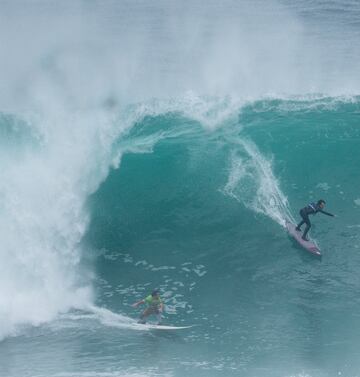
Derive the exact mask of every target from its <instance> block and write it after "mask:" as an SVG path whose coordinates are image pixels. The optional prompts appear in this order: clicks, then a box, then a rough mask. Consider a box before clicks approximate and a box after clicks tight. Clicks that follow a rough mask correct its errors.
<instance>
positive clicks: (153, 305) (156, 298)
mask: <svg viewBox="0 0 360 377" xmlns="http://www.w3.org/2000/svg"><path fill="white" fill-rule="evenodd" d="M141 304H146V305H147V308H146V309H145V310H144V311H143V312H142V314H141V316H140V319H139V321H138V323H142V324H144V323H146V318H147V317H149V316H150V315H152V314H155V315H156V317H157V324H158V325H160V323H161V314H162V312H163V310H164V304H163V302H162V301H161V298H160V294H159V291H158V290H155V291H153V292H152V293H151V295H149V296H147V297H146V298H144V299H143V300H141V301H138V302H136V303H135V304H133V305H132V307H133V308H137V307H138V306H139V305H141Z"/></svg>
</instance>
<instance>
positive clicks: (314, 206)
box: [295, 199, 335, 241]
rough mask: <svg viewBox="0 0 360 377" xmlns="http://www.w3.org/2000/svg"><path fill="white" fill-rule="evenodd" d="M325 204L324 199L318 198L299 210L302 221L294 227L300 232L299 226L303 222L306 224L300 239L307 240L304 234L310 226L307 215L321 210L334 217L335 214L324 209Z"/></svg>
mask: <svg viewBox="0 0 360 377" xmlns="http://www.w3.org/2000/svg"><path fill="white" fill-rule="evenodd" d="M325 204H326V203H325V200H322V199H320V200H318V202H317V203H310V204H308V205H307V206H306V207H304V208H302V209H301V210H300V216H301V217H302V221H301V222H300V223H299V224H298V225H297V227H296V228H295V229H296V230H297V231H298V232H301V226H302V225H303V224H306V227H305V230H304V233H303V235H302V239H303V240H304V241H308V239H307V237H306V235H307V234H308V232H309V230H310V228H311V222H310V219H309V215H316V214H317V213H318V212H321V213H323V214H324V215H327V216H332V217H335V215H333V214H332V213H329V212H325V211H324V207H325Z"/></svg>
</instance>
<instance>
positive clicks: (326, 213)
mask: <svg viewBox="0 0 360 377" xmlns="http://www.w3.org/2000/svg"><path fill="white" fill-rule="evenodd" d="M319 212H321V213H323V214H324V215H327V216H331V217H335V215H333V214H332V213H329V212H326V211H324V210H322V209H321V210H319Z"/></svg>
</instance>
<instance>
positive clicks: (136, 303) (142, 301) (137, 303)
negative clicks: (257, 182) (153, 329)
mask: <svg viewBox="0 0 360 377" xmlns="http://www.w3.org/2000/svg"><path fill="white" fill-rule="evenodd" d="M141 304H145V300H140V301H138V302H135V304H132V305H131V306H132V307H133V308H137V307H138V306H139V305H141Z"/></svg>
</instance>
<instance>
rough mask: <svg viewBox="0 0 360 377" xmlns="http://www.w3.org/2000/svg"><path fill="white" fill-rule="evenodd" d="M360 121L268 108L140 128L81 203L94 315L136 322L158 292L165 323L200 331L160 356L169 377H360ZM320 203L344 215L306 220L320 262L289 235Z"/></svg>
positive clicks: (304, 109) (332, 108)
mask: <svg viewBox="0 0 360 377" xmlns="http://www.w3.org/2000/svg"><path fill="white" fill-rule="evenodd" d="M359 109H360V108H359V102H358V99H357V98H355V99H352V100H351V101H340V100H336V99H332V98H328V99H326V98H325V99H319V100H313V101H311V100H306V101H305V100H304V101H299V100H296V101H295V100H294V101H284V100H263V101H259V102H256V103H252V104H249V105H247V106H245V107H243V108H241V109H239V111H238V114H237V116H235V117H233V118H232V119H231V120H230V121H227V122H226V123H223V124H221V125H220V127H218V128H217V129H216V130H213V131H209V130H207V129H206V128H203V127H202V124H201V123H200V122H199V121H194V120H192V119H189V118H186V117H184V116H183V115H181V114H180V113H164V114H162V115H158V116H153V117H146V118H145V119H143V120H142V121H141V122H139V123H138V124H136V125H135V126H134V127H133V128H132V129H131V131H129V132H128V134H127V135H126V136H123V137H122V138H121V139H119V140H117V142H116V143H115V146H114V148H115V149H117V150H119V151H121V152H122V153H124V155H123V157H122V160H121V164H120V167H119V168H118V169H114V170H112V171H111V172H110V174H109V176H108V178H107V179H106V180H105V181H104V182H103V184H102V185H101V186H100V187H99V189H98V190H97V192H95V193H94V194H93V195H92V197H91V198H90V199H89V202H88V205H89V208H90V211H91V224H90V227H89V230H88V232H87V235H86V237H85V240H84V243H85V244H86V246H87V247H90V248H91V249H92V250H93V253H94V255H96V256H97V257H96V274H97V279H96V287H97V291H98V295H97V297H98V299H97V300H98V302H97V303H98V304H99V305H105V306H106V307H108V308H110V309H111V310H114V311H117V312H120V313H122V314H125V315H128V316H130V317H134V318H136V317H137V316H138V315H139V312H138V311H136V310H134V309H133V308H131V307H130V306H129V305H130V304H131V303H132V302H134V301H137V300H138V299H141V298H143V297H144V296H145V295H146V294H148V292H150V291H151V290H152V289H153V288H155V287H156V288H159V289H160V291H161V293H162V296H163V298H164V300H165V303H166V306H167V313H166V315H165V319H164V321H165V322H166V323H167V324H171V325H182V324H196V325H198V327H197V328H196V330H194V331H192V332H191V335H189V336H185V339H186V342H187V344H188V347H187V346H186V347H185V346H184V347H178V346H179V345H176V346H172V345H170V346H169V344H167V345H165V344H162V345H160V346H159V347H160V349H161V352H162V356H163V357H164V358H166V360H167V361H166V362H165V364H166V365H167V367H168V368H169V369H170V370H173V371H174V373H175V374H176V375H182V372H180V369H181V368H184V365H185V364H186V367H185V369H187V371H188V373H190V374H193V373H195V370H196V368H195V365H196V363H199V362H200V360H203V361H204V359H206V361H205V363H208V364H207V365H208V366H209V365H212V366H213V367H214V365H215V364H216V365H222V367H221V368H220V369H221V370H222V371H223V373H225V372H226V374H227V375H230V374H231V371H232V368H233V369H234V370H239V369H240V370H243V371H245V370H246V371H247V373H248V375H259V374H258V370H260V369H261V370H265V371H266V373H265V374H264V375H278V374H277V373H289V371H291V373H300V372H303V371H305V372H306V373H309V374H311V375H312V374H314V375H326V374H331V373H333V372H334V371H338V370H342V371H344V370H347V371H349V372H350V371H351V370H356V369H357V368H358V366H359V364H358V361H357V359H356V357H355V355H354V353H353V352H352V351H351V350H352V349H354V347H355V346H356V344H357V342H358V341H357V338H358V337H357V335H356V333H355V332H353V329H354V327H356V326H357V324H358V318H357V315H356V313H357V312H358V310H359V300H358V299H357V288H356V287H357V286H358V283H359V279H358V274H357V266H358V264H359V262H360V260H359V255H358V248H359V236H358V229H359V226H360V224H359V220H358V219H359V218H358V214H359V209H360V193H359V190H358V187H359V183H360V182H359V176H358V171H359V165H360V156H359V153H358V148H359V140H360V138H359V136H360V131H359V127H358V117H359ZM135 152H136V153H135ZM320 198H323V199H325V200H326V201H327V207H326V208H327V210H328V211H329V212H332V213H335V214H337V215H338V217H336V218H335V219H334V218H330V217H326V216H323V215H321V214H318V215H317V216H315V217H313V218H312V223H313V227H312V230H311V235H312V237H313V238H315V239H316V240H317V242H318V243H319V245H320V247H321V249H322V251H323V254H324V256H323V259H322V260H321V261H320V260H317V259H314V258H313V256H311V255H308V254H307V253H306V252H305V251H304V250H302V249H300V248H299V247H298V246H297V245H296V244H294V242H293V241H292V240H291V239H289V237H288V236H287V234H286V232H285V230H284V228H283V225H284V221H285V219H292V220H293V221H297V220H298V219H299V216H298V211H299V209H300V208H302V207H303V206H305V205H306V204H307V203H309V202H311V201H315V200H318V199H320ZM163 347H164V348H163ZM314 350H316V352H314ZM150 355H151V352H150ZM205 355H206V356H205ZM133 357H135V359H136V360H137V361H135V363H145V365H148V364H149V365H150V364H151V356H149V354H148V353H147V351H146V350H142V351H140V352H139V354H137V355H136V356H134V355H133ZM179 359H181V360H182V362H183V363H182V364H179V365H178V366H176V360H179ZM124 363H125V364H126V362H124ZM184 363H185V364H184ZM213 364H214V365H213ZM126 365H127V364H126ZM209 368H210V369H211V368H212V367H209ZM259 368H260V369H259ZM181 370H183V369H181ZM200 370H201V372H200V373H209V372H205V371H206V368H205V367H204V368H203V369H201V368H200ZM196 373H197V372H196ZM260 374H261V373H260ZM194 375H195V374H194ZM214 375H215V374H214Z"/></svg>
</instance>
